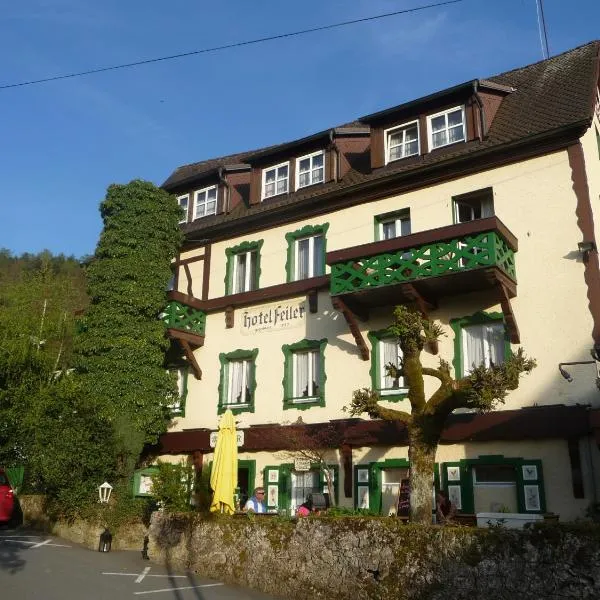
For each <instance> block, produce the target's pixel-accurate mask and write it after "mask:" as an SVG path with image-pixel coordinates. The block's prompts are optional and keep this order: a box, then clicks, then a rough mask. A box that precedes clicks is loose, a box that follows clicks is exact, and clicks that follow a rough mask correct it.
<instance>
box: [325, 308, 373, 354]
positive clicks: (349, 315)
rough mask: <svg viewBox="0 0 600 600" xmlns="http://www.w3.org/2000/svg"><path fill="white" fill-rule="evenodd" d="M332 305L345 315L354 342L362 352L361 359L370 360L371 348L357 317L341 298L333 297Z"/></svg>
mask: <svg viewBox="0 0 600 600" xmlns="http://www.w3.org/2000/svg"><path fill="white" fill-rule="evenodd" d="M331 304H332V305H333V308H335V310H337V311H339V312H341V313H342V314H343V315H344V319H346V323H348V327H349V328H350V333H351V334H352V336H353V337H354V341H355V342H356V345H357V347H358V350H359V352H360V357H361V358H362V359H363V360H369V348H368V346H367V344H366V343H365V339H364V338H363V336H362V333H361V331H360V328H359V326H358V323H357V322H356V316H355V315H354V313H353V312H352V311H351V310H350V309H349V308H348V306H347V305H346V303H345V302H344V301H343V300H342V299H341V298H340V297H339V296H335V297H333V298H332V299H331Z"/></svg>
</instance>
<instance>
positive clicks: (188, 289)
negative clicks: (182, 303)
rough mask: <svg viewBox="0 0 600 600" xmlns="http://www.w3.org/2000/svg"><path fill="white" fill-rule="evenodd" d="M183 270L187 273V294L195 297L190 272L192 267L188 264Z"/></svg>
mask: <svg viewBox="0 0 600 600" xmlns="http://www.w3.org/2000/svg"><path fill="white" fill-rule="evenodd" d="M183 270H184V272H185V278H186V280H187V293H188V296H193V295H194V290H193V288H192V273H191V271H190V265H188V264H187V263H186V264H185V265H183Z"/></svg>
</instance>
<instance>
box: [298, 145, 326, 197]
mask: <svg viewBox="0 0 600 600" xmlns="http://www.w3.org/2000/svg"><path fill="white" fill-rule="evenodd" d="M324 180H325V155H324V153H323V151H321V152H315V153H314V154H309V155H308V156H303V157H301V158H299V159H298V160H297V161H296V189H298V188H302V187H306V186H307V185H313V183H323V181H324Z"/></svg>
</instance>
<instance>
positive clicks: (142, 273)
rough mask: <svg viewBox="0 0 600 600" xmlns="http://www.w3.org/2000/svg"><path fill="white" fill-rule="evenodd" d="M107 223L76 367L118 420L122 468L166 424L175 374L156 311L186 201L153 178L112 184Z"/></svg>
mask: <svg viewBox="0 0 600 600" xmlns="http://www.w3.org/2000/svg"><path fill="white" fill-rule="evenodd" d="M100 210H101V215H102V219H103V222H104V229H103V231H102V234H101V236H100V240H99V242H98V245H97V247H96V252H95V254H94V256H93V258H92V259H91V260H90V261H89V263H88V266H87V269H86V275H87V278H88V293H89V296H90V306H89V308H88V310H87V311H86V313H85V316H84V317H83V318H82V319H81V322H80V333H79V335H78V336H77V339H76V346H75V351H76V360H75V365H76V368H77V372H78V374H79V376H80V377H81V379H82V384H83V386H84V388H85V389H86V390H87V391H88V393H89V394H90V395H91V396H92V397H94V398H95V401H96V403H97V405H98V408H99V410H100V412H101V414H102V416H103V417H104V418H106V419H107V420H108V421H109V422H110V423H112V424H113V427H114V430H115V436H116V442H115V443H116V447H115V450H116V453H117V454H118V457H119V461H120V467H121V469H120V470H121V473H122V474H123V475H126V474H128V473H129V472H130V471H131V469H132V467H133V464H134V463H135V461H136V460H137V458H138V457H139V455H140V452H141V449H142V447H143V444H144V443H146V442H154V441H156V439H157V437H158V435H160V434H161V433H162V432H163V431H164V430H165V428H166V424H167V421H168V417H169V411H168V406H167V404H168V398H169V397H172V396H173V395H174V394H176V393H177V392H176V386H175V381H174V377H173V376H172V375H170V374H168V373H167V372H166V371H165V369H164V367H163V363H164V356H165V352H166V350H167V348H168V342H167V340H166V338H165V331H164V325H163V323H162V322H161V321H160V320H159V318H158V316H159V314H160V312H161V311H162V310H163V309H164V307H165V306H166V302H167V297H166V290H167V285H168V283H169V280H170V278H171V261H172V260H173V258H174V257H175V256H176V254H177V251H178V249H179V246H180V244H181V239H182V237H181V236H182V234H181V233H180V230H179V226H178V224H179V219H180V217H181V209H180V207H179V206H178V205H177V202H176V200H175V199H174V198H173V197H172V196H170V195H169V194H167V193H166V192H165V191H163V190H161V189H159V188H157V187H156V186H154V185H153V184H151V183H148V182H144V181H137V180H136V181H132V182H130V183H129V184H127V185H111V186H110V187H109V188H108V192H107V195H106V199H105V200H104V202H103V203H102V204H101V209H100Z"/></svg>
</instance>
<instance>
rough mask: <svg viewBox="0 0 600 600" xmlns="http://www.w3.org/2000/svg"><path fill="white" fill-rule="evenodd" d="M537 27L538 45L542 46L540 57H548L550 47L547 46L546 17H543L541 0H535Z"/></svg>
mask: <svg viewBox="0 0 600 600" xmlns="http://www.w3.org/2000/svg"><path fill="white" fill-rule="evenodd" d="M536 7H537V17H538V29H539V31H540V45H541V46H542V57H543V58H550V47H549V46H548V30H547V29H546V18H545V17H544V5H543V0H536Z"/></svg>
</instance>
